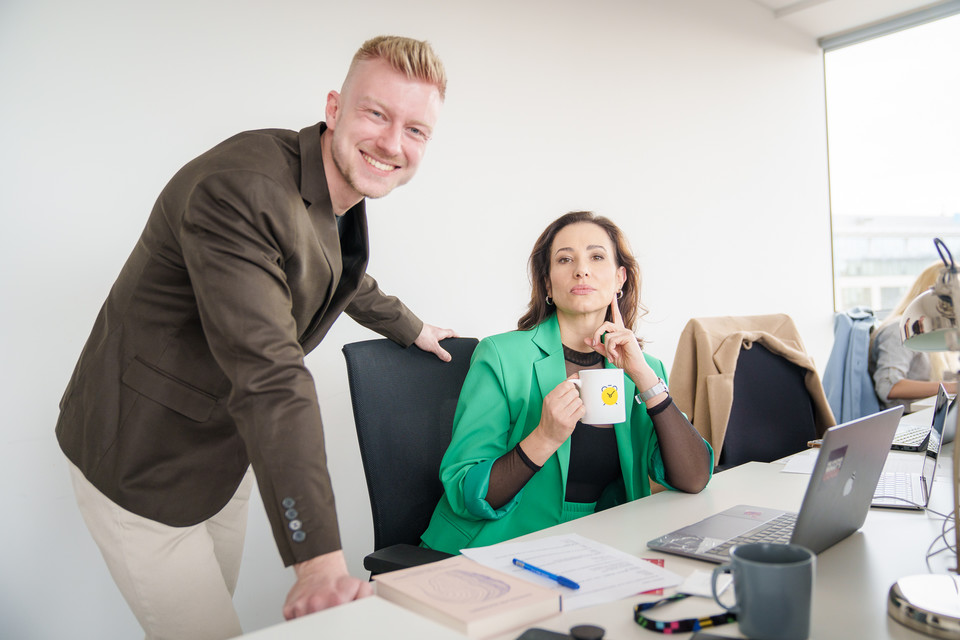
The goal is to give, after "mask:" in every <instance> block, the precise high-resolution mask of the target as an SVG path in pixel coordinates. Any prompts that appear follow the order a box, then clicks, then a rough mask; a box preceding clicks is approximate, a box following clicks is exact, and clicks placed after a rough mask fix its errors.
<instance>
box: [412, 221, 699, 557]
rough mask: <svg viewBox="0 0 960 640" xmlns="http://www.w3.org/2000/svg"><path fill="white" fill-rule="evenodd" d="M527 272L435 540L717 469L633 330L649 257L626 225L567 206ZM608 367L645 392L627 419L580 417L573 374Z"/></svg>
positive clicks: (456, 443) (477, 383) (525, 522)
mask: <svg viewBox="0 0 960 640" xmlns="http://www.w3.org/2000/svg"><path fill="white" fill-rule="evenodd" d="M530 276H531V278H530V281H531V283H532V286H533V291H532V294H531V300H530V304H529V308H528V311H527V313H526V314H525V315H524V316H523V317H522V318H521V319H520V321H519V323H518V329H519V330H518V331H511V332H509V333H504V334H500V335H496V336H492V337H490V338H486V339H484V340H482V341H481V342H480V344H479V345H478V347H477V349H476V351H475V353H474V355H473V359H472V361H471V364H470V371H469V372H468V373H467V377H466V380H465V381H464V384H463V389H462V390H461V392H460V401H459V404H458V405H457V411H456V415H455V417H454V425H453V436H452V441H451V443H450V447H449V448H448V449H447V452H446V454H445V455H444V458H443V461H442V463H441V468H440V478H441V481H442V482H443V486H444V497H443V498H442V499H441V500H440V503H439V504H438V505H437V508H436V510H435V511H434V514H433V518H432V519H431V521H430V525H429V527H428V528H427V530H426V532H424V534H423V536H422V541H423V545H424V546H426V547H429V548H432V549H439V550H442V551H447V552H450V553H458V552H459V550H460V549H463V548H466V547H475V546H482V545H487V544H493V543H496V542H501V541H503V540H507V539H509V538H513V537H515V536H519V535H522V534H525V533H529V532H531V531H537V530H539V529H543V528H545V527H549V526H552V525H555V524H559V523H561V522H566V521H568V520H572V519H574V518H577V517H580V516H583V515H586V514H588V513H593V512H594V511H598V510H600V509H604V508H606V507H609V506H613V505H616V504H620V503H623V502H626V501H629V500H636V499H637V498H642V497H644V496H646V495H649V494H650V479H651V478H652V479H653V480H654V481H656V482H658V483H660V484H662V485H664V486H665V487H666V488H668V489H677V490H682V491H687V492H698V491H700V490H701V489H703V488H704V487H705V486H706V484H707V482H708V481H709V479H710V476H711V473H712V469H713V450H712V449H711V448H710V445H709V444H707V443H706V441H704V440H703V438H701V437H700V435H699V434H698V433H697V431H696V430H695V429H694V428H693V426H692V425H691V424H690V421H689V420H687V418H686V416H684V415H683V413H681V412H680V410H679V409H678V408H677V407H676V405H675V404H673V401H672V400H671V398H670V396H669V393H668V390H667V386H666V382H665V381H666V377H667V373H666V369H665V368H664V366H663V363H662V362H660V360H658V359H656V358H654V357H652V356H649V355H647V354H645V353H643V351H642V346H643V344H642V341H640V340H638V338H637V337H636V335H635V334H634V326H635V324H636V320H637V317H638V310H639V309H640V270H639V267H638V265H637V261H636V259H635V258H634V257H633V255H632V254H631V252H630V249H629V246H628V245H627V242H626V240H625V239H624V237H623V234H622V232H621V231H620V229H619V228H618V227H617V226H616V225H615V224H613V223H612V222H611V221H610V220H608V219H607V218H603V217H600V216H596V215H594V214H593V213H590V212H583V211H581V212H573V213H568V214H566V215H564V216H561V217H560V218H558V219H557V220H555V221H554V222H553V223H552V224H551V225H550V226H548V227H547V229H546V230H545V231H544V232H543V233H542V234H541V236H540V238H539V239H538V240H537V243H536V244H535V246H534V249H533V253H532V254H531V256H530ZM600 367H608V368H610V367H614V368H620V369H623V370H624V373H625V381H624V382H625V385H624V386H625V387H626V388H625V389H624V391H625V397H627V398H633V397H634V394H637V397H636V400H634V401H632V402H628V403H627V407H626V420H625V421H624V422H622V423H620V424H614V425H586V424H583V423H581V422H579V420H580V418H581V417H583V415H584V412H585V409H584V407H583V402H582V401H581V400H580V395H579V392H578V390H577V388H576V386H575V385H574V383H573V382H571V379H572V378H576V377H577V372H578V371H580V370H583V369H590V368H600ZM638 392H639V393H638Z"/></svg>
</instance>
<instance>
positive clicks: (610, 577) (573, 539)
mask: <svg viewBox="0 0 960 640" xmlns="http://www.w3.org/2000/svg"><path fill="white" fill-rule="evenodd" d="M461 553H462V554H463V555H465V556H467V557H468V558H471V559H472V560H475V561H477V562H479V563H480V564H484V565H486V566H488V567H491V568H493V569H497V570H499V571H503V572H504V573H509V574H512V575H514V576H517V577H519V578H523V579H524V580H529V581H531V582H534V583H536V584H541V585H544V586H547V587H552V588H555V589H557V590H558V591H559V592H560V593H561V594H562V596H563V609H564V611H571V610H573V609H580V608H582V607H589V606H592V605H595V604H600V603H603V602H612V601H614V600H620V599H622V598H627V597H630V596H632V595H636V594H638V593H642V592H644V591H650V590H652V589H660V588H664V587H675V586H677V585H678V584H680V583H681V582H682V581H683V578H681V577H680V576H678V575H677V574H675V573H673V572H672V571H667V570H666V569H664V568H662V567H658V566H657V565H655V564H653V563H651V562H647V561H646V560H643V559H642V558H637V557H635V556H632V555H630V554H629V553H624V552H623V551H620V550H619V549H614V548H613V547H610V546H608V545H605V544H601V543H599V542H595V541H593V540H590V539H588V538H584V537H583V536H580V535H577V534H569V535H563V536H552V537H548V538H539V539H536V540H529V541H522V542H501V543H500V544H495V545H491V546H489V547H477V548H474V549H462V550H461ZM514 558H518V559H520V560H523V561H524V562H527V563H529V564H532V565H535V566H537V567H539V568H541V569H545V570H547V571H549V572H550V573H553V574H556V575H559V576H563V577H565V578H569V579H571V580H573V581H574V582H576V583H578V584H579V585H580V588H579V589H568V588H566V587H561V586H559V585H558V584H557V583H556V582H555V581H553V580H551V579H550V578H545V577H542V576H538V575H536V574H534V573H531V572H530V571H525V570H523V569H521V568H519V567H516V566H514V564H513V559H514Z"/></svg>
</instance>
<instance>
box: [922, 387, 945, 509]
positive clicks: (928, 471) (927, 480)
mask: <svg viewBox="0 0 960 640" xmlns="http://www.w3.org/2000/svg"><path fill="white" fill-rule="evenodd" d="M948 400H949V399H948V398H947V392H946V390H945V389H944V388H943V385H940V391H939V392H937V402H936V405H935V407H936V408H935V409H934V410H933V428H932V429H931V430H930V439H929V440H928V441H927V452H926V453H927V455H926V456H925V457H924V459H923V474H922V475H923V486H924V488H925V489H926V491H927V495H928V496H929V495H930V489H932V488H933V476H934V475H936V473H937V457H938V456H939V455H940V445H941V443H942V441H943V427H944V422H945V421H946V419H947V409H948V407H949V403H948Z"/></svg>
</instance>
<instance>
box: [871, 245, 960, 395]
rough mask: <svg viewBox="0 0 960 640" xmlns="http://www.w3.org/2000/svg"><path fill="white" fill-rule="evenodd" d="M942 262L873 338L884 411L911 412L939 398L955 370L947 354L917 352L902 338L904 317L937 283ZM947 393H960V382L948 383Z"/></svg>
mask: <svg viewBox="0 0 960 640" xmlns="http://www.w3.org/2000/svg"><path fill="white" fill-rule="evenodd" d="M942 269H943V263H942V262H936V263H934V264H932V265H930V266H929V267H927V268H926V269H924V270H923V272H922V273H921V274H920V275H919V276H917V279H916V280H915V281H914V283H913V285H912V286H911V287H910V290H909V291H907V293H906V295H904V296H903V298H902V299H901V300H900V302H899V303H897V306H896V308H894V310H893V311H891V312H890V315H888V316H887V317H886V318H885V319H884V320H883V322H881V323H880V325H879V326H878V327H877V328H876V329H874V331H873V335H872V336H871V338H870V360H869V365H868V368H869V372H870V375H871V376H872V377H873V386H874V389H875V390H876V392H877V398H879V399H880V404H881V405H882V406H883V408H884V409H889V408H890V407H895V406H897V405H898V404H902V405H903V406H904V408H905V410H906V411H909V410H910V402H911V401H912V400H919V399H921V398H929V397H930V396H935V395H937V391H938V390H939V388H940V387H939V385H940V382H941V381H943V379H944V374H950V373H952V372H953V371H955V368H951V367H950V366H949V364H948V362H949V361H948V359H947V354H944V353H927V352H924V351H914V350H913V349H910V348H909V347H905V346H903V341H902V339H901V338H900V326H899V322H900V318H901V316H903V312H904V311H905V310H906V308H907V306H908V305H909V304H910V302H911V301H913V299H914V298H916V297H917V296H919V295H920V294H921V293H923V292H924V291H926V290H927V289H929V288H930V287H932V286H933V285H934V283H935V282H936V281H937V277H938V276H939V275H940V271H941V270H942ZM943 387H944V389H946V391H947V393H949V394H950V395H953V394H955V393H956V392H957V383H956V382H953V381H950V382H947V381H944V382H943Z"/></svg>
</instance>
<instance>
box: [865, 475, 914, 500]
mask: <svg viewBox="0 0 960 640" xmlns="http://www.w3.org/2000/svg"><path fill="white" fill-rule="evenodd" d="M873 495H874V496H877V497H880V496H896V497H897V498H903V499H904V500H909V501H910V502H916V501H915V500H914V498H913V483H912V482H911V474H909V473H906V472H905V471H887V472H885V473H883V474H882V475H881V476H880V482H878V483H877V490H876V491H874V492H873Z"/></svg>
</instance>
